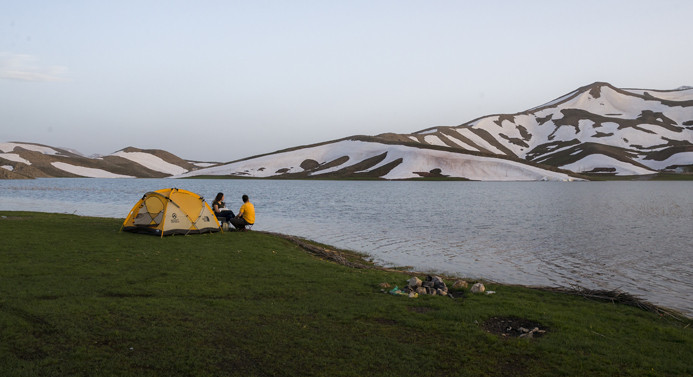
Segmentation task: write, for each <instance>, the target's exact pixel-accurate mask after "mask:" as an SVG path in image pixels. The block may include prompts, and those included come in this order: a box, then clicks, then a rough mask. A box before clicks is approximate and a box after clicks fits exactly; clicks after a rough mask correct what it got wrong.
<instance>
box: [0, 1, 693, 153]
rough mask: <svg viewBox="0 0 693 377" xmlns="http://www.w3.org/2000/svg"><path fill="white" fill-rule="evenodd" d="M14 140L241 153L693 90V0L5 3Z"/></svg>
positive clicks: (85, 149) (2, 137) (8, 132)
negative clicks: (581, 94)
mask: <svg viewBox="0 0 693 377" xmlns="http://www.w3.org/2000/svg"><path fill="white" fill-rule="evenodd" d="M0 9H2V11H0V142H7V141H26V142H36V143H41V144H47V145H51V146H55V147H68V148H73V149H76V150H78V151H80V152H82V153H84V154H86V155H90V154H94V153H98V154H109V153H112V152H115V151H116V150H119V149H121V148H124V147H127V146H135V147H138V148H143V149H147V148H156V149H165V150H167V151H170V152H172V153H174V154H176V155H178V156H180V157H183V158H186V159H197V160H214V161H231V160H235V159H239V158H243V157H248V156H251V155H256V154H261V153H267V152H272V151H275V150H278V149H283V148H289V147H294V146H298V145H306V144H312V143H316V142H322V141H327V140H333V139H338V138H342V137H346V136H351V135H357V134H365V135H377V134H380V133H384V132H397V133H409V132H414V131H418V130H422V129H425V128H429V127H433V126H453V125H458V124H461V123H465V122H467V121H470V120H472V119H475V118H478V117H481V116H484V115H489V114H496V113H514V112H520V111H523V110H526V109H528V108H532V107H535V106H538V105H540V104H542V103H545V102H548V101H550V100H552V99H554V98H556V97H559V96H561V95H563V94H566V93H568V92H570V91H572V90H574V89H576V88H578V87H580V86H583V85H587V84H590V83H592V82H595V81H606V82H609V83H611V84H613V85H615V86H617V87H623V88H648V89H675V88H677V87H680V86H682V85H693V31H692V29H691V22H693V21H692V20H693V1H689V0H680V1H666V0H660V1H656V2H655V1H635V0H627V1H626V0H624V1H608V0H605V1H586V0H580V1H568V0H566V1H490V0H489V1H483V2H482V1H462V0H459V1H420V0H418V1H407V0H396V1H378V0H369V1H358V0H350V1H341V2H337V1H324V0H316V1H286V0H285V1H262V0H252V1H203V0H202V1H148V0H137V1H129V0H118V1H96V0H94V1H54V0H50V1H32V0H21V1H20V0H15V1H7V0H0Z"/></svg>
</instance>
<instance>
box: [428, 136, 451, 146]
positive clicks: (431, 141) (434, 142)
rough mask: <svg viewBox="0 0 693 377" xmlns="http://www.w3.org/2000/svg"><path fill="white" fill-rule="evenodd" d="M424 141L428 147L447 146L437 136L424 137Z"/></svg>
mask: <svg viewBox="0 0 693 377" xmlns="http://www.w3.org/2000/svg"><path fill="white" fill-rule="evenodd" d="M424 141H425V142H426V143H428V144H430V145H437V146H440V147H447V146H448V145H447V144H445V143H444V142H443V140H441V139H440V137H438V136H437V135H427V136H424Z"/></svg>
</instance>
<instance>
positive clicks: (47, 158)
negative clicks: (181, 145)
mask: <svg viewBox="0 0 693 377" xmlns="http://www.w3.org/2000/svg"><path fill="white" fill-rule="evenodd" d="M215 164H216V163H214V162H211V163H202V162H195V161H187V160H183V159H181V158H180V157H177V156H175V155H173V154H171V153H169V152H166V151H163V150H158V149H138V148H133V147H127V148H124V149H121V150H119V151H117V152H114V153H111V154H109V155H107V156H98V157H84V156H82V155H81V154H79V153H78V152H76V151H72V150H67V149H63V148H55V147H50V146H47V145H41V144H35V143H21V142H11V143H0V178H10V179H21V178H41V177H90V178H164V177H170V176H173V175H176V174H183V173H186V172H189V171H192V170H195V169H199V168H201V167H208V166H213V165H215Z"/></svg>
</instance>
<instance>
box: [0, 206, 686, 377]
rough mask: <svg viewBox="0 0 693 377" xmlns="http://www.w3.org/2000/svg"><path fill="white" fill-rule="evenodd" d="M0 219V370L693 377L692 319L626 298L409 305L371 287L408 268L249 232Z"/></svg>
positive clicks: (507, 296)
mask: <svg viewBox="0 0 693 377" xmlns="http://www.w3.org/2000/svg"><path fill="white" fill-rule="evenodd" d="M0 215H2V216H4V217H0V239H1V240H2V242H1V243H0V376H224V375H234V376H371V375H378V376H405V375H406V376H416V375H420V376H428V375H441V376H445V375H459V376H496V375H510V376H525V375H526V376H575V375H586V376H600V375H601V376H614V375H615V376H684V375H692V374H693V364H691V362H690V360H693V329H692V328H691V327H692V326H689V325H690V321H688V320H686V321H683V322H681V321H676V320H672V319H670V318H667V317H660V316H658V315H656V314H653V313H650V312H645V311H642V310H639V309H636V308H633V307H629V306H624V305H617V304H612V303H603V302H595V301H590V300H587V299H585V298H582V297H579V296H572V295H566V294H560V293H556V292H549V291H544V290H536V289H529V288H524V287H516V286H504V285H495V284H488V285H487V289H491V290H495V291H496V294H494V295H472V294H470V293H468V294H466V296H465V297H464V298H459V299H454V300H453V299H450V298H444V297H431V296H427V297H423V296H421V297H419V298H416V299H410V298H408V297H403V296H393V295H388V294H383V293H381V289H380V287H379V286H378V284H380V283H382V282H388V283H390V284H392V285H395V284H397V285H399V286H403V285H404V284H406V279H408V278H409V277H410V274H409V273H406V272H397V271H383V270H379V269H354V268H348V267H345V266H342V265H338V264H336V263H333V262H330V261H326V260H322V259H320V258H318V257H316V256H314V255H311V254H309V253H307V252H306V251H304V250H303V249H301V248H299V247H298V246H296V245H294V244H293V243H290V242H289V241H287V240H285V239H283V238H281V237H278V236H274V235H269V234H264V233H261V232H257V231H253V232H244V233H235V232H233V233H224V234H221V233H216V234H208V235H195V236H172V237H166V238H163V239H162V238H158V237H154V236H145V235H138V234H131V233H120V232H119V229H120V225H121V222H122V220H118V219H104V218H89V217H78V216H72V215H60V214H39V213H27V212H21V213H20V212H0ZM351 257H353V256H351ZM494 316H516V317H522V318H527V319H530V320H532V321H536V322H539V323H541V324H542V325H544V326H545V327H546V328H548V332H547V333H546V335H544V336H543V337H541V338H535V339H518V338H511V339H507V338H502V337H499V336H497V335H493V334H490V333H488V332H486V331H485V330H484V329H483V328H482V327H481V324H482V323H483V322H484V321H486V320H487V319H489V318H491V317H494Z"/></svg>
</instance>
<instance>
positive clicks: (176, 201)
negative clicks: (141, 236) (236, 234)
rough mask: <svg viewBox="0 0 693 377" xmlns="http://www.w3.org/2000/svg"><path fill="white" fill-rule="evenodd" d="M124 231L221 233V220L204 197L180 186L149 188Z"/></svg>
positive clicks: (159, 233) (128, 219) (125, 224)
mask: <svg viewBox="0 0 693 377" xmlns="http://www.w3.org/2000/svg"><path fill="white" fill-rule="evenodd" d="M121 230H124V231H127V232H135V233H148V234H154V235H160V236H162V237H163V236H167V235H171V234H194V233H207V232H218V231H219V230H221V228H220V227H219V221H218V220H217V218H216V216H214V213H213V212H212V209H211V208H210V207H209V204H207V202H205V200H204V198H202V197H201V196H200V195H197V194H195V193H194V192H190V191H187V190H181V189H177V188H168V189H161V190H156V191H150V192H148V193H146V194H144V196H143V197H142V199H140V200H139V201H138V202H137V204H135V206H134V207H132V210H130V213H129V214H128V217H127V218H126V219H125V222H123V226H122V228H121Z"/></svg>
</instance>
